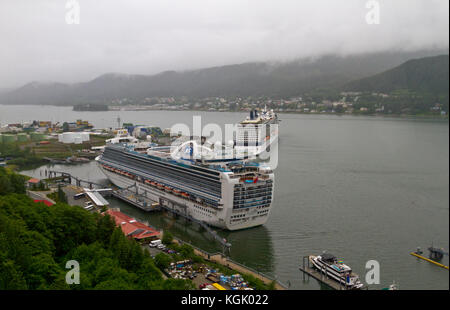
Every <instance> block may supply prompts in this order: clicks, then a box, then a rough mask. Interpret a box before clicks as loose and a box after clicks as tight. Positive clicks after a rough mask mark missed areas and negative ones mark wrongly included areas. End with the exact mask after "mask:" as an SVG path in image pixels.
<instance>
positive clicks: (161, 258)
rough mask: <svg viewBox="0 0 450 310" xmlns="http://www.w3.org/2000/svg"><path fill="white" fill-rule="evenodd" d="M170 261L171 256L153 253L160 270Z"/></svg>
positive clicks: (165, 267) (168, 264)
mask: <svg viewBox="0 0 450 310" xmlns="http://www.w3.org/2000/svg"><path fill="white" fill-rule="evenodd" d="M171 262H172V258H170V256H169V255H167V254H165V253H158V254H156V255H155V264H156V266H157V267H158V268H159V269H161V270H164V269H167V268H168V267H169V266H170V263H171Z"/></svg>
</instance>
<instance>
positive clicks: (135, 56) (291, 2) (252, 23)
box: [0, 0, 449, 95]
mask: <svg viewBox="0 0 450 310" xmlns="http://www.w3.org/2000/svg"><path fill="white" fill-rule="evenodd" d="M73 2H76V3H78V4H79V8H80V11H79V12H80V19H79V20H80V23H79V24H67V23H66V15H67V14H68V12H70V8H71V7H70V6H69V8H67V7H66V4H68V3H73ZM373 2H376V3H379V5H380V6H379V8H380V10H379V13H380V15H379V16H380V19H379V20H380V23H379V24H368V23H367V20H366V15H367V14H368V13H369V12H370V11H371V8H368V7H366V5H367V4H368V3H369V4H370V3H373ZM448 10H449V2H448V1H447V0H396V1H391V0H378V1H367V0H343V1H336V0H315V1H298V0H280V1H273V0H215V1H209V0H189V1H185V0H153V1H139V0H116V1H108V0H96V1H91V0H76V1H75V0H67V1H62V0H61V1H54V0H36V1H27V0H2V1H1V2H0V45H1V48H0V89H5V88H18V87H22V86H23V85H25V84H27V83H30V82H31V81H39V82H46V83H49V82H50V83H51V82H56V83H62V84H55V85H53V86H52V87H54V88H55V89H56V92H64V91H66V90H67V89H70V88H72V87H73V86H67V85H66V84H74V83H82V82H87V81H92V80H94V79H96V78H97V77H98V76H101V75H102V74H104V73H106V72H118V73H121V74H128V75H131V76H133V78H134V79H137V80H139V79H141V78H143V77H142V76H140V75H154V74H158V73H159V72H163V71H166V70H175V71H177V72H180V71H185V70H197V69H199V68H212V67H223V66H227V65H232V66H231V67H228V69H227V70H233V68H235V67H233V65H234V64H243V63H251V64H249V65H248V66H246V67H245V68H246V69H245V71H246V72H247V70H250V71H251V70H253V71H255V70H256V71H258V70H260V72H266V71H270V70H272V69H273V66H272V65H271V64H272V63H274V62H275V63H280V62H281V63H282V64H281V65H280V66H279V67H277V69H276V70H275V71H274V72H275V73H274V74H275V76H276V75H277V74H279V72H280V71H279V70H281V71H282V72H286V71H287V72H289V71H290V70H293V71H296V69H295V68H296V65H294V68H289V66H290V64H291V63H292V62H293V61H294V60H297V59H305V58H308V57H311V58H313V59H322V58H321V57H323V56H326V55H336V56H337V57H340V56H348V55H360V54H367V53H371V54H380V53H386V52H394V53H411V52H417V51H421V50H436V49H439V50H443V49H447V50H448V37H449V31H448V28H449V15H448ZM366 60H367V59H366ZM324 61H325V62H326V60H324ZM261 62H262V63H266V65H263V66H261ZM288 64H289V66H288ZM392 64H393V63H391V65H392ZM396 65H399V63H396ZM225 68H227V67H223V69H225ZM240 68H243V67H240ZM302 68H304V67H302ZM384 69H387V68H384ZM214 70H215V69H209V71H203V70H199V71H191V73H192V72H200V73H201V74H211V73H213V72H214ZM305 70H306V69H305ZM306 71H307V70H306ZM312 71H314V70H312ZM378 71H379V72H380V71H381V70H378ZM200 73H199V74H200ZM312 73H313V72H311V74H312ZM367 73H370V72H367ZM372 73H375V72H372ZM180 74H181V75H182V74H187V73H180ZM296 74H298V73H297V71H296V73H295V74H294V75H296ZM347 74H349V72H343V75H347ZM172 75H173V74H172ZM169 76H170V77H173V76H171V73H165V74H164V75H163V76H160V77H159V78H163V79H162V80H161V81H163V80H164V79H166V78H167V79H168V78H169ZM110 77H111V76H110ZM116 77H117V76H116ZM127 77H129V76H127ZM103 78H105V77H103ZM222 79H223V80H226V79H227V75H225V76H224V77H222ZM175 80H176V81H174V82H177V83H178V82H179V81H178V79H175ZM170 81H172V80H170ZM330 82H331V81H330ZM101 83H102V81H101V80H98V81H96V82H95V83H93V84H92V83H90V85H92V87H94V86H93V85H101ZM179 83H180V87H181V88H183V87H184V86H183V85H184V84H183V83H181V82H179ZM235 83H236V84H237V83H238V82H237V81H236V82H235ZM258 83H259V84H258ZM258 83H256V84H255V85H254V86H251V87H257V86H258V85H265V83H264V81H260V82H258ZM75 85H76V84H75ZM28 86H29V87H33V85H28ZM34 86H36V85H34ZM86 86H88V85H86ZM212 86H214V85H212ZM238 86H239V85H236V87H238ZM89 87H90V86H89ZM94 88H95V87H94ZM91 90H92V91H93V92H94V93H95V92H96V91H94V90H93V89H91ZM97 95H100V94H97Z"/></svg>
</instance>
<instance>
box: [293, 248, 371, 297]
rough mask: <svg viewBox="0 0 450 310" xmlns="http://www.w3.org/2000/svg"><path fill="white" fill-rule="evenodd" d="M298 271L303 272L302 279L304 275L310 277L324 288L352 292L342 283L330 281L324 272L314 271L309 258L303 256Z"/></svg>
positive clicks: (365, 288) (364, 288)
mask: <svg viewBox="0 0 450 310" xmlns="http://www.w3.org/2000/svg"><path fill="white" fill-rule="evenodd" d="M299 269H300V270H301V271H302V272H303V279H304V280H305V275H306V276H309V277H312V278H314V279H316V280H317V281H319V282H320V283H322V284H325V285H326V286H328V287H329V288H332V289H334V290H338V291H339V290H352V289H348V288H347V287H346V286H345V283H343V282H339V283H338V282H337V281H335V280H333V279H330V278H329V277H328V276H327V275H326V270H325V272H324V273H323V272H320V271H318V270H316V269H315V268H314V267H312V266H311V264H310V261H309V256H303V258H302V265H300V267H299ZM367 289H368V288H367V286H365V287H363V288H362V290H367Z"/></svg>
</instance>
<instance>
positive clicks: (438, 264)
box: [409, 252, 448, 270]
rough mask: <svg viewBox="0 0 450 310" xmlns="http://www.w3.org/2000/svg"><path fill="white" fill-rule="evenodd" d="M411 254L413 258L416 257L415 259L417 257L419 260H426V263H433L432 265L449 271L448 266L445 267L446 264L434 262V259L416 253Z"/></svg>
mask: <svg viewBox="0 0 450 310" xmlns="http://www.w3.org/2000/svg"><path fill="white" fill-rule="evenodd" d="M409 254H411V255H412V256H415V257H417V258H420V259H423V260H425V261H427V262H429V263H432V264H434V265H436V266H439V267H442V268H444V269H447V270H448V266H445V265H444V264H441V263H438V262H436V261H434V260H432V259H429V258H426V257H424V256H422V255H420V254H417V253H416V252H411V253H409Z"/></svg>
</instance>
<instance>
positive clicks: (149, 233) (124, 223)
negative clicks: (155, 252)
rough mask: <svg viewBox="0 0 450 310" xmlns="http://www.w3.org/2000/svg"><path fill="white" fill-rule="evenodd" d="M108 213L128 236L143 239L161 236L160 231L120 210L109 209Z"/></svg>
mask: <svg viewBox="0 0 450 310" xmlns="http://www.w3.org/2000/svg"><path fill="white" fill-rule="evenodd" d="M106 213H107V214H109V215H110V216H111V217H112V218H113V219H114V221H115V222H116V225H117V226H119V227H120V228H121V229H122V231H123V233H124V234H125V236H127V237H132V238H134V239H137V240H142V239H147V238H151V239H154V238H158V237H159V236H160V232H159V231H157V230H155V229H153V228H151V227H148V226H147V225H145V224H143V223H141V222H138V221H136V220H135V219H133V218H131V217H129V216H128V215H125V214H123V213H122V212H120V211H116V210H112V209H109V210H108V211H106Z"/></svg>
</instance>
